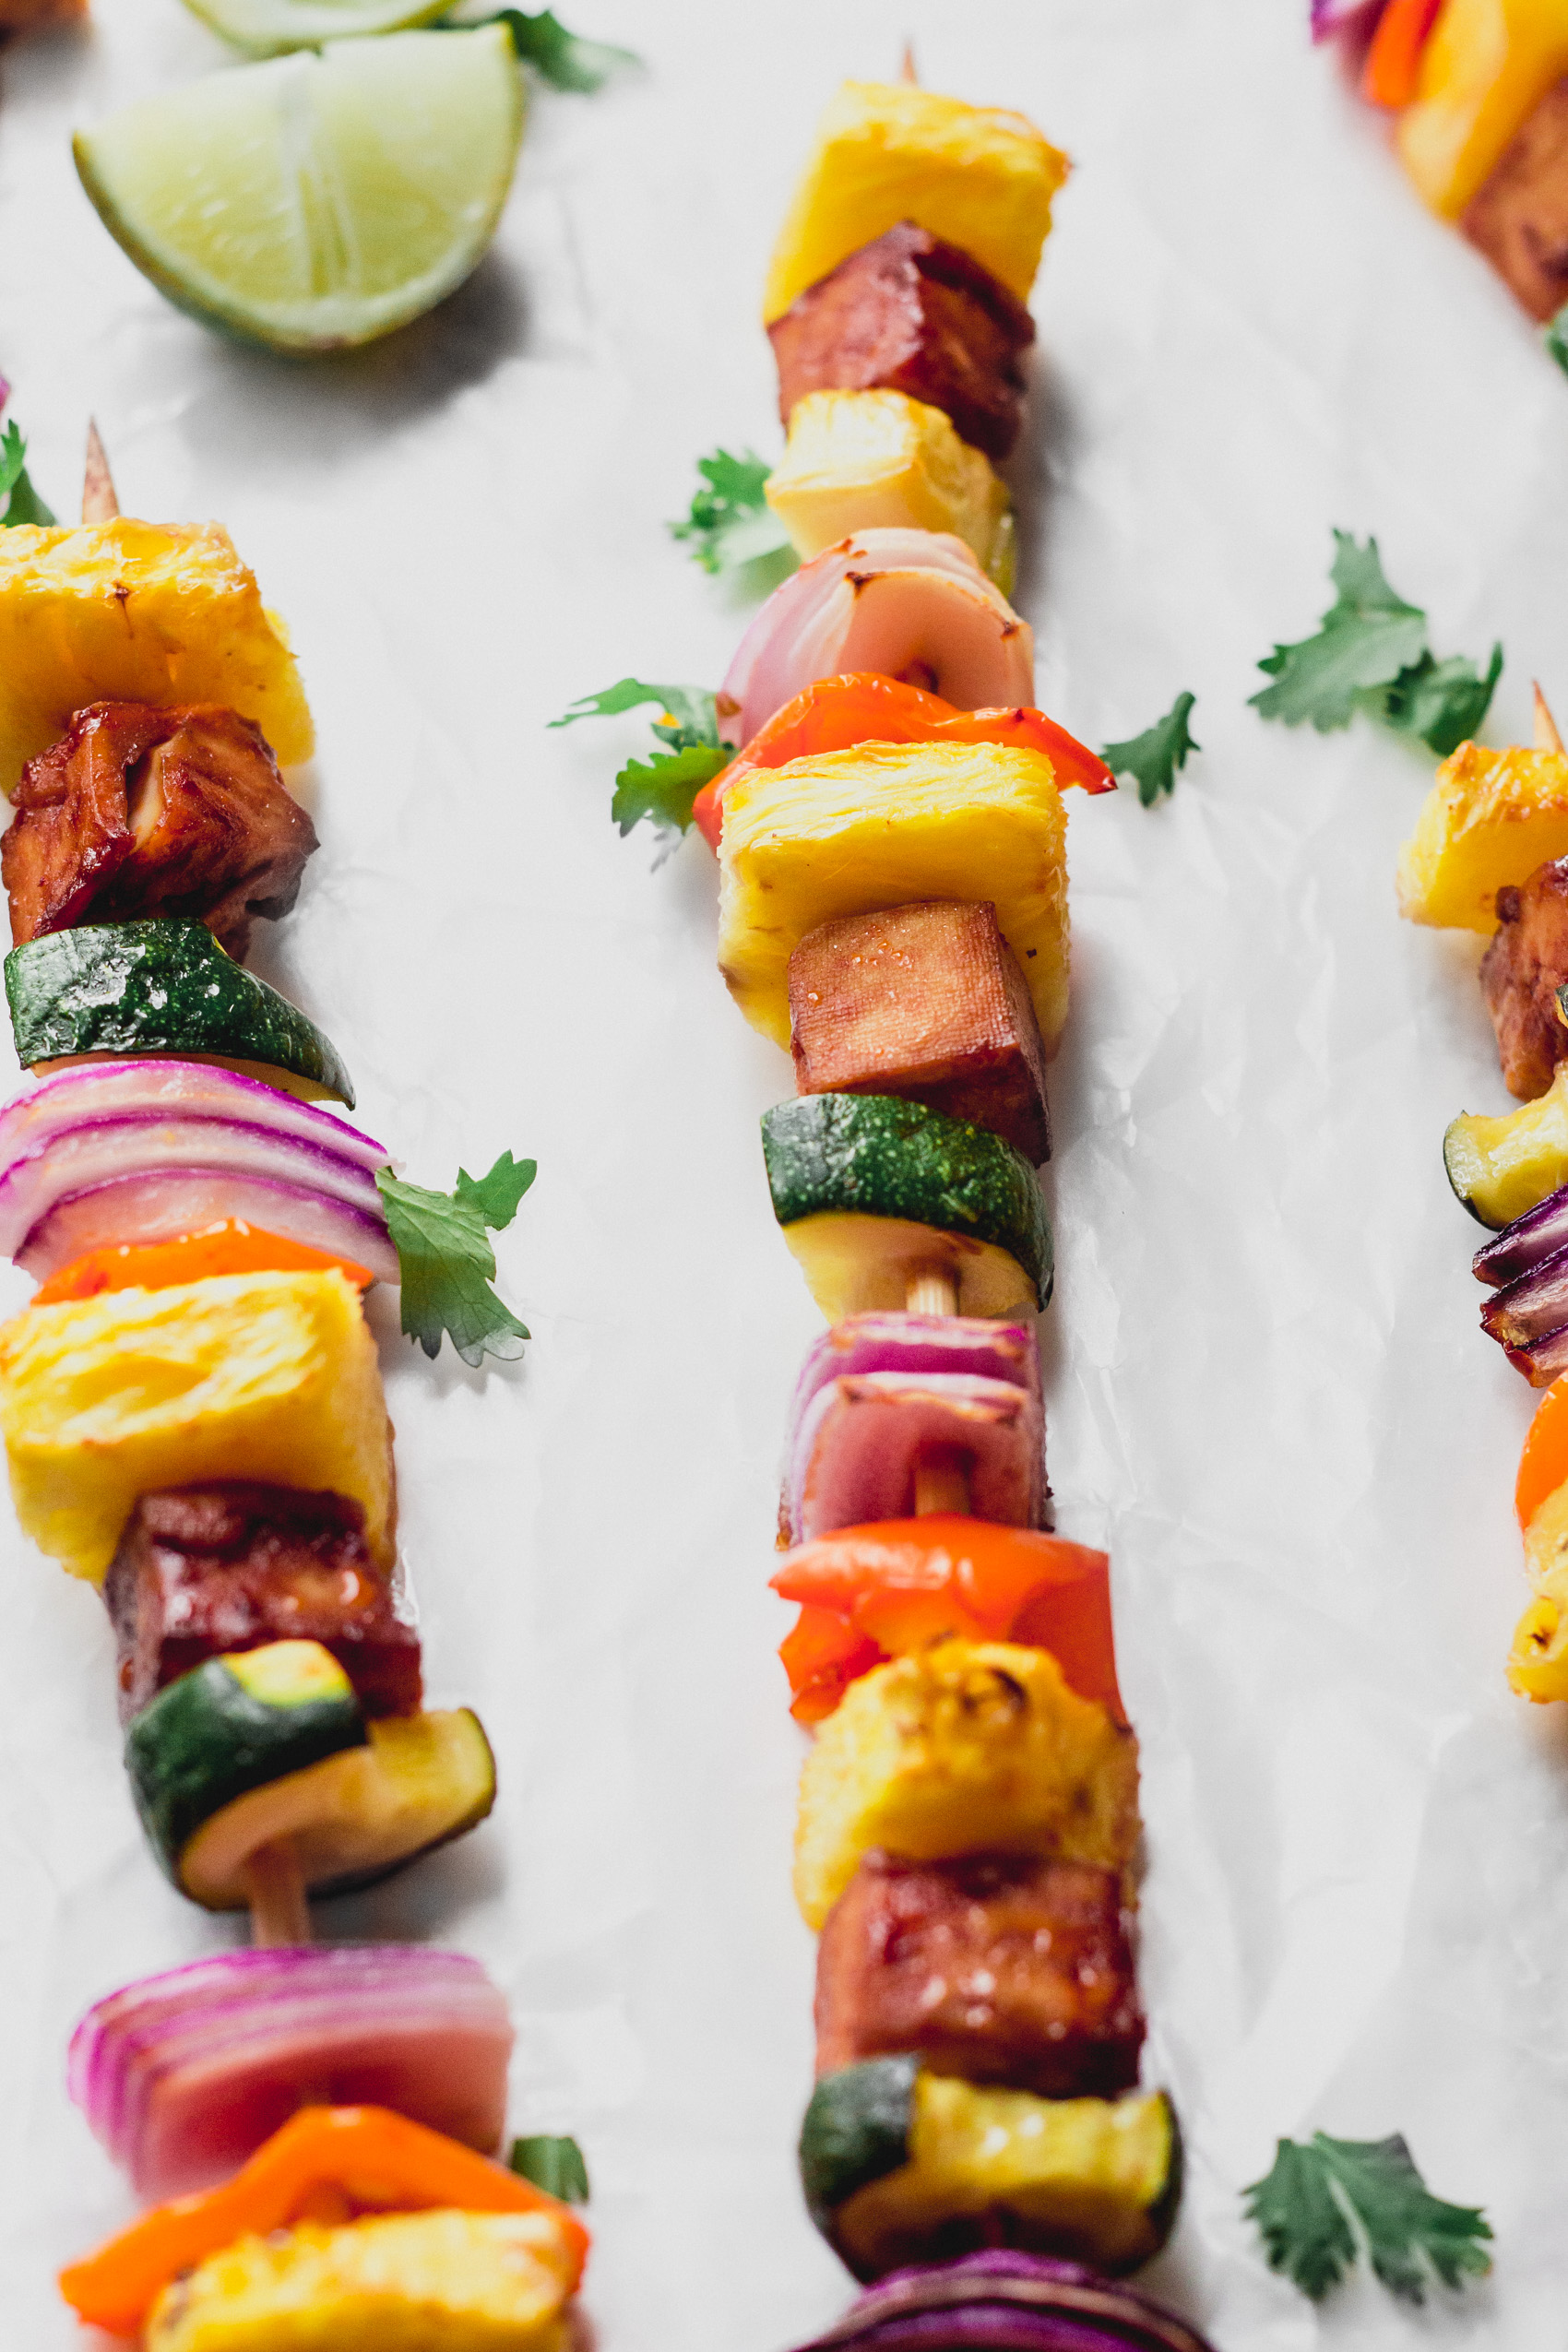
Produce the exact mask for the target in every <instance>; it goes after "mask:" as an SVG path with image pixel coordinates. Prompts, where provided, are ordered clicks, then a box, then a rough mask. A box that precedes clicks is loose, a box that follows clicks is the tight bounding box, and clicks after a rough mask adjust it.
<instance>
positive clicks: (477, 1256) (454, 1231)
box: [375, 1151, 539, 1364]
mask: <svg viewBox="0 0 1568 2352" xmlns="http://www.w3.org/2000/svg"><path fill="white" fill-rule="evenodd" d="M538 1172H539V1164H538V1162H537V1161H536V1160H532V1159H514V1158H513V1157H512V1155H511V1153H510V1152H509V1151H504V1152H503V1153H502V1155H501V1157H500V1158H499V1159H498V1160H497V1161H496V1163H495V1165H494V1167H493V1169H492V1170H491V1171H490V1173H489V1175H488V1176H481V1177H480V1178H478V1179H477V1181H476V1179H475V1178H473V1177H472V1176H470V1175H469V1172H468V1170H467V1169H465V1168H459V1169H458V1170H457V1183H456V1184H455V1185H454V1186H453V1188H452V1190H451V1192H449V1193H433V1192H431V1191H429V1190H428V1189H427V1188H426V1187H425V1186H424V1185H423V1184H410V1183H407V1182H405V1181H404V1180H403V1178H402V1177H400V1176H394V1175H393V1174H392V1173H391V1171H390V1170H387V1169H385V1168H384V1169H381V1170H378V1172H377V1174H376V1179H375V1182H376V1187H377V1189H378V1191H379V1192H380V1194H381V1201H382V1206H383V1207H384V1208H385V1209H386V1225H387V1229H388V1231H389V1232H390V1234H391V1236H392V1241H393V1246H394V1248H395V1249H396V1250H397V1253H398V1265H399V1268H400V1270H401V1277H402V1285H403V1297H402V1319H403V1329H404V1330H405V1331H406V1332H407V1334H408V1336H409V1337H410V1339H416V1340H417V1341H418V1342H419V1344H420V1346H421V1347H422V1348H423V1349H424V1352H425V1354H426V1355H427V1356H437V1355H439V1354H440V1352H441V1342H442V1339H443V1338H444V1337H445V1338H448V1339H450V1340H451V1342H452V1345H453V1347H454V1348H456V1349H457V1353H458V1355H459V1356H461V1358H462V1360H463V1361H464V1363H466V1364H479V1363H481V1362H482V1361H483V1360H484V1358H485V1357H486V1356H497V1357H499V1358H501V1359H502V1360H503V1361H506V1360H510V1359H511V1358H513V1357H515V1356H520V1355H521V1354H522V1352H523V1342H524V1340H525V1339H527V1338H528V1336H529V1329H528V1325H527V1324H521V1323H519V1322H518V1321H517V1316H516V1315H515V1314H513V1313H512V1312H511V1310H510V1308H508V1307H504V1306H503V1305H502V1303H501V1301H500V1300H499V1299H498V1298H497V1297H496V1295H495V1293H494V1291H493V1289H491V1287H490V1286H491V1284H492V1282H493V1280H494V1279H495V1253H494V1251H493V1249H492V1248H491V1246H490V1243H489V1241H488V1240H487V1239H486V1238H485V1237H486V1234H487V1232H488V1233H501V1232H504V1231H505V1229H506V1227H507V1226H508V1225H510V1224H511V1222H512V1219H513V1218H515V1217H516V1215H517V1204H518V1202H519V1201H520V1200H521V1199H522V1197H523V1194H525V1193H526V1192H527V1191H528V1189H529V1185H530V1184H531V1183H532V1182H533V1180H534V1178H535V1176H536V1175H537V1174H538Z"/></svg>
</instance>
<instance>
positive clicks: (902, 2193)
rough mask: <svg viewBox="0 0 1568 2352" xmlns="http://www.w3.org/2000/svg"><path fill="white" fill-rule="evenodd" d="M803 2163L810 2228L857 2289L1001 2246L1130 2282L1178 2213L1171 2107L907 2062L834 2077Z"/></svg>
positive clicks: (1164, 2101)
mask: <svg viewBox="0 0 1568 2352" xmlns="http://www.w3.org/2000/svg"><path fill="white" fill-rule="evenodd" d="M800 2154H801V2180H802V2186H803V2188H804V2190H805V2195H806V2204H807V2205H808V2207H809V2209H810V2212H811V2215H812V2219H813V2220H814V2222H815V2223H816V2226H817V2227H818V2228H819V2229H820V2230H821V2231H822V2232H823V2234H824V2236H825V2237H826V2239H828V2240H829V2242H830V2243H831V2244H832V2246H833V2247H834V2248H835V2250H836V2251H837V2253H838V2255H839V2256H840V2258H841V2259H842V2260H843V2261H844V2262H845V2263H847V2264H848V2266H849V2269H850V2270H851V2271H853V2272H854V2274H855V2276H856V2277H857V2278H861V2279H873V2278H880V2277H882V2276H883V2275H884V2274H885V2272H887V2271H890V2270H897V2269H899V2268H901V2267H903V2266H904V2265H905V2264H907V2263H931V2262H947V2261H950V2260H952V2259H953V2258H954V2257H955V2256H956V2255H959V2254H965V2253H969V2252H972V2251H975V2250H976V2249H978V2248H980V2247H982V2246H994V2245H998V2244H1001V2245H1010V2246H1019V2247H1023V2248H1026V2249H1028V2251H1031V2252H1037V2253H1044V2254H1060V2255H1065V2256H1066V2257H1068V2258H1069V2259H1071V2260H1074V2261H1078V2262H1086V2263H1090V2264H1092V2265H1093V2266H1094V2267H1096V2268H1097V2269H1099V2270H1103V2271H1109V2272H1111V2273H1112V2274H1115V2273H1119V2272H1123V2271H1128V2270H1133V2269H1135V2268H1136V2266H1137V2265H1138V2264H1139V2263H1144V2262H1146V2261H1147V2260H1148V2259H1149V2257H1150V2256H1151V2255H1152V2254H1155V2253H1157V2252H1158V2250H1159V2248H1160V2247H1161V2246H1162V2245H1163V2244H1164V2243H1165V2240H1166V2239H1167V2238H1168V2237H1169V2236H1170V2227H1171V2224H1172V2222H1173V2221H1174V2219H1175V2216H1176V2207H1177V2204H1178V2202H1179V2200H1180V2197H1181V2180H1182V2143H1181V2134H1180V2132H1179V2131H1178V2129H1177V2124H1176V2113H1175V2109H1174V2108H1172V2106H1171V2104H1170V2100H1169V2098H1167V2097H1166V2096H1165V2094H1164V2093H1163V2092H1162V2091H1159V2092H1154V2093H1152V2094H1145V2095H1142V2096H1139V2097H1131V2098H1122V2099H1094V2098H1087V2099H1042V2098H1037V2097H1035V2096H1034V2095H1033V2094H1032V2093H1031V2092H1028V2091H1006V2090H993V2089H981V2088H979V2087H977V2086H976V2085H973V2084H971V2083H964V2082H960V2081H958V2080H957V2079H956V2078H955V2077H953V2076H950V2075H944V2074H932V2073H929V2072H928V2071H927V2070H926V2068H925V2067H924V2066H922V2065H921V2062H920V2061H919V2060H918V2059H916V2058H913V2057H908V2056H905V2057H898V2058H873V2059H868V2060H866V2061H864V2062H863V2063H862V2064H861V2065H858V2066H846V2067H844V2068H842V2069H841V2070H840V2071H839V2072H838V2073H834V2074H827V2075H825V2076H824V2077H823V2079H822V2081H821V2082H820V2083H819V2084H818V2085H817V2086H816V2089H815V2091H814V2094H813V2096H812V2101H811V2104H810V2106H809V2107H808V2108H807V2109H806V2114H805V2121H804V2123H803V2124H802V2130H801V2151H800Z"/></svg>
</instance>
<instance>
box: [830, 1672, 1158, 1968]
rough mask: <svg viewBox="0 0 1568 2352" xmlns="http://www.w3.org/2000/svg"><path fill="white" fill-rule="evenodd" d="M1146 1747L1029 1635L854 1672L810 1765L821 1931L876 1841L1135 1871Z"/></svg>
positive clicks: (919, 1857)
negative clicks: (1074, 1686) (857, 1676)
mask: <svg viewBox="0 0 1568 2352" xmlns="http://www.w3.org/2000/svg"><path fill="white" fill-rule="evenodd" d="M1137 1790H1138V1759H1137V1747H1136V1743H1135V1742H1134V1740H1133V1737H1132V1735H1131V1733H1130V1732H1126V1731H1122V1730H1119V1729H1118V1728H1117V1727H1116V1726H1115V1725H1114V1724H1113V1723H1112V1722H1111V1717H1110V1716H1109V1715H1108V1714H1107V1713H1106V1711H1105V1709H1104V1708H1103V1707H1102V1706H1099V1705H1097V1704H1096V1703H1095V1702H1094V1701H1093V1700H1092V1699H1081V1698H1079V1697H1078V1696H1077V1695H1076V1693H1075V1692H1073V1691H1071V1690H1069V1689H1068V1687H1067V1684H1066V1682H1065V1681H1063V1674H1062V1669H1061V1668H1060V1667H1059V1666H1058V1665H1057V1663H1056V1660H1055V1659H1054V1658H1053V1657H1051V1656H1049V1654H1048V1653H1047V1652H1046V1651H1044V1650H1037V1649H1027V1648H1025V1647H1024V1646H1023V1645H1021V1644H1018V1643H1016V1642H964V1641H951V1642H939V1643H938V1644H937V1645H936V1646H935V1647H934V1648H932V1649H929V1650H921V1651H917V1652H914V1653H913V1654H911V1655H910V1656H909V1657H899V1658H893V1659H890V1660H889V1662H888V1663H887V1664H886V1665H885V1666H878V1667H873V1669H872V1671H871V1672H870V1673H869V1674H866V1675H862V1676H861V1680H860V1681H858V1682H856V1683H854V1684H852V1685H851V1687H850V1689H849V1692H848V1693H846V1695H845V1698H844V1700H843V1702H842V1704H841V1705H840V1706H839V1707H838V1709H837V1713H836V1714H834V1715H832V1716H829V1717H828V1720H827V1721H826V1724H825V1725H824V1726H823V1728H822V1729H821V1731H820V1732H819V1733H818V1734H817V1738H816V1742H815V1744H814V1747H813V1749H812V1751H811V1753H810V1755H809V1756H808V1757H807V1758H806V1763H805V1768H804V1770H803V1771H802V1775H801V1809H800V1819H799V1823H798V1825H797V1829H796V1835H795V1899H796V1901H797V1902H798V1903H799V1905H800V1907H801V1911H802V1916H803V1917H804V1918H805V1920H806V1923H807V1925H808V1926H809V1927H812V1928H820V1927H821V1926H822V1924H823V1921H824V1920H825V1919H826V1917H827V1915H828V1913H829V1912H830V1911H831V1909H832V1908H833V1906H834V1904H835V1903H837V1900H838V1898H839V1896H840V1895H842V1894H843V1892H844V1890H845V1888H846V1887H847V1886H848V1885H849V1882H850V1880H851V1879H852V1878H853V1877H854V1874H855V1871H856V1870H857V1869H858V1867H859V1865H860V1862H861V1857H862V1856H863V1855H865V1854H868V1853H870V1852H871V1851H872V1850H873V1847H880V1848H882V1849H883V1850H885V1852H887V1853H890V1854H898V1855H903V1856H906V1857H908V1858H909V1859H911V1860H915V1861H932V1860H938V1859H942V1858H943V1857H944V1856H947V1855H953V1854H966V1853H974V1852H999V1853H1013V1854H1042V1855H1046V1856H1050V1857H1053V1858H1056V1859H1061V1860H1063V1861H1073V1862H1087V1863H1090V1864H1092V1865H1093V1866H1094V1867H1095V1868H1096V1869H1099V1870H1108V1871H1124V1870H1125V1869H1126V1867H1127V1865H1128V1863H1129V1862H1130V1861H1131V1859H1132V1856H1133V1850H1134V1846H1135V1845H1136V1843H1137V1836H1138V1797H1137Z"/></svg>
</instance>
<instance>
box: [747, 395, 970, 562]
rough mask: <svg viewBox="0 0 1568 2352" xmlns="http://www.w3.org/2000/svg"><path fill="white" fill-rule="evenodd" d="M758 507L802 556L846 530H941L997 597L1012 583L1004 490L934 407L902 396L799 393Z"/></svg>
mask: <svg viewBox="0 0 1568 2352" xmlns="http://www.w3.org/2000/svg"><path fill="white" fill-rule="evenodd" d="M767 503H768V505H770V506H771V507H772V509H773V511H774V513H775V514H776V515H777V516H778V518H779V520H780V521H781V522H782V524H783V525H784V528H785V529H786V530H787V531H788V532H789V534H790V539H791V540H792V541H793V543H794V545H795V548H796V549H797V551H798V552H799V553H800V554H801V555H802V556H803V557H806V558H808V559H809V558H810V557H811V556H813V555H820V554H821V552H822V551H823V549H824V548H825V547H832V546H835V545H836V544H837V541H838V540H841V539H847V538H848V537H849V534H850V533H851V532H852V531H862V530H876V529H899V528H902V529H911V530H927V531H951V532H952V534H953V536H954V537H955V538H956V539H961V540H963V541H964V543H965V545H966V546H967V547H969V548H972V549H973V551H974V553H975V557H976V560H977V562H979V563H980V564H982V565H983V567H984V568H985V570H986V571H987V572H988V573H989V574H990V576H991V577H992V579H993V580H995V581H996V583H997V585H998V587H999V588H1001V589H1002V591H1003V594H1004V595H1005V594H1006V592H1007V590H1008V588H1010V587H1011V585H1012V582H1011V578H1010V577H1009V576H1006V575H1010V574H1011V571H1012V568H1013V561H1012V559H1013V546H1014V537H1013V510H1012V501H1011V500H1010V499H1009V497H1008V495H1007V493H1006V490H1005V489H1004V486H1003V484H1002V482H1001V481H999V480H998V478H997V476H996V475H995V474H994V473H993V472H992V469H991V465H990V462H989V460H988V459H987V458H985V457H982V456H981V454H980V451H979V450H978V449H970V448H968V447H967V446H966V445H965V444H964V443H963V442H962V441H960V440H959V438H958V436H957V434H956V433H955V432H954V430H953V426H952V423H951V422H950V421H949V420H948V418H946V417H945V416H944V414H943V412H942V410H940V409H933V408H931V407H929V406H928V405H927V403H926V402H925V401H923V400H911V399H909V398H908V397H907V396H906V395H905V394H904V393H902V392H808V393H807V394H806V395H805V397H804V398H802V399H801V400H799V401H798V402H797V403H796V406H795V413H794V415H793V416H792V417H791V419H790V438H789V442H788V445H786V448H785V451H784V455H783V457H782V459H781V460H780V461H779V463H778V465H777V466H776V467H775V468H774V469H773V471H772V473H771V474H770V475H769V476H768V479H767Z"/></svg>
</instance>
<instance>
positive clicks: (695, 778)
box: [610, 743, 734, 862]
mask: <svg viewBox="0 0 1568 2352" xmlns="http://www.w3.org/2000/svg"><path fill="white" fill-rule="evenodd" d="M733 757H734V754H733V753H732V752H730V751H727V750H725V748H724V747H723V745H722V744H709V743H686V744H684V745H683V747H682V748H681V750H679V751H676V752H655V753H654V755H653V757H652V759H651V760H640V759H629V760H628V761H627V762H626V765H625V766H624V768H622V770H621V772H620V774H619V775H618V776H617V777H616V778H615V796H614V798H613V800H612V802H611V803H610V814H611V815H612V817H613V818H614V820H615V822H616V824H617V825H618V826H619V827H620V829H621V832H622V833H623V835H624V834H627V833H630V831H631V829H632V827H633V826H634V825H640V824H641V823H642V821H643V819H644V818H645V817H647V820H648V821H649V823H650V824H652V825H656V826H659V829H660V830H661V831H663V832H667V833H670V832H673V833H684V832H685V830H686V828H687V826H689V825H690V824H691V822H692V803H693V802H694V801H695V799H696V796H697V794H698V793H699V792H700V791H701V790H702V788H703V786H704V785H705V784H711V783H712V781H713V779H714V778H715V777H716V776H717V775H718V774H719V770H720V769H721V768H726V767H728V766H729V765H730V762H731V759H732V758H733ZM656 862H657V861H656Z"/></svg>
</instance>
